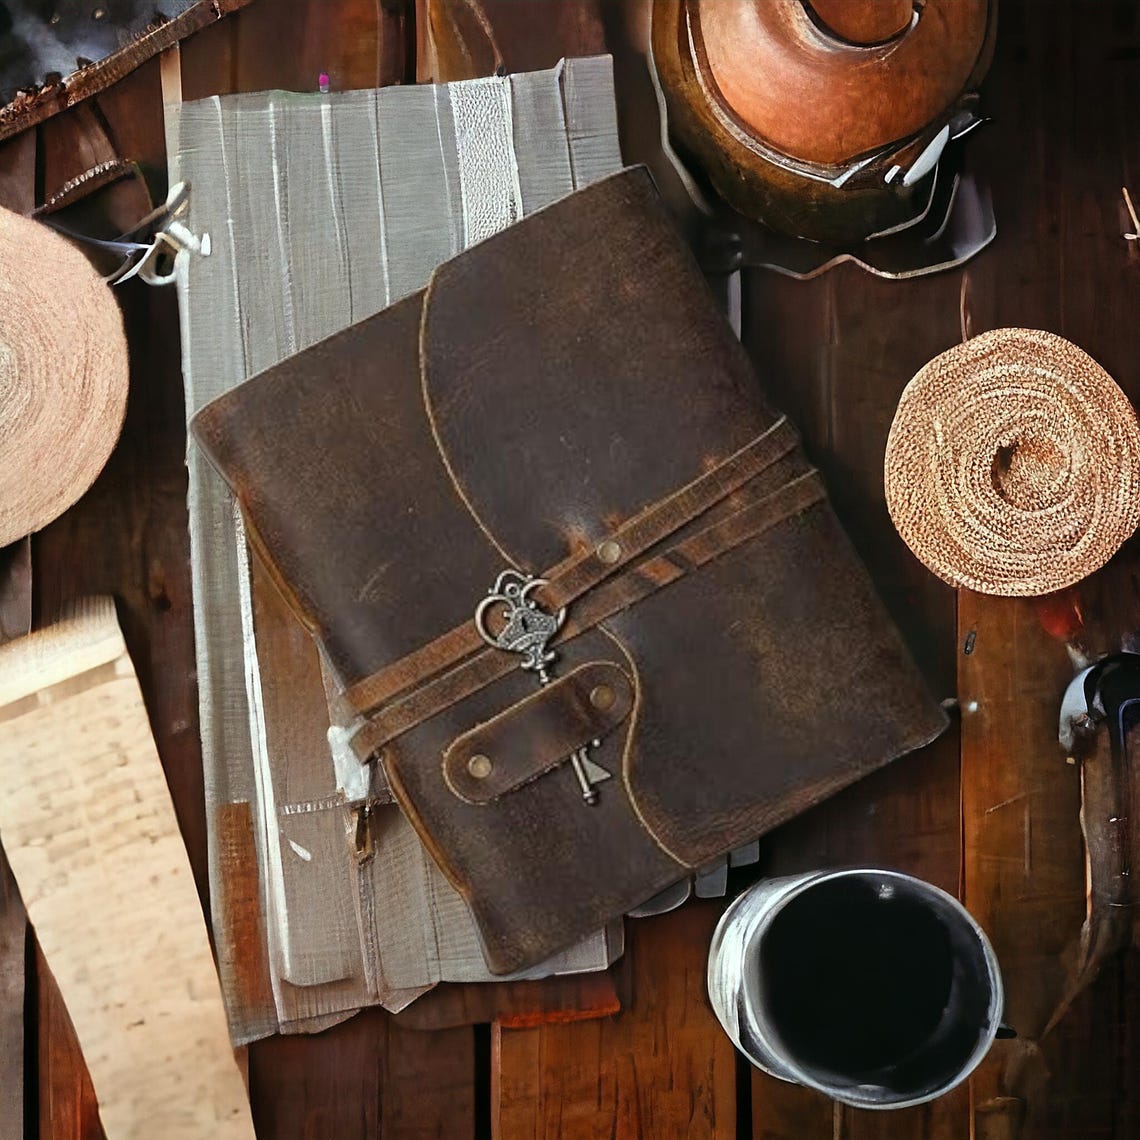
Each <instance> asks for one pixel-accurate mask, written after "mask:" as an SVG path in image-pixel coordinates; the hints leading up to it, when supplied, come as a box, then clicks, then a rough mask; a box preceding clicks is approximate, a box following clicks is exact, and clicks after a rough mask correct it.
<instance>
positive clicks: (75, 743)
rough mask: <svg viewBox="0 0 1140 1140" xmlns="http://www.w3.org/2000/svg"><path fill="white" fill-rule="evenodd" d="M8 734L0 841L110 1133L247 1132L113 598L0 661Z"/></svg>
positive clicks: (197, 916)
mask: <svg viewBox="0 0 1140 1140" xmlns="http://www.w3.org/2000/svg"><path fill="white" fill-rule="evenodd" d="M0 722H2V723H3V732H2V733H0V782H3V784H4V788H5V795H4V797H3V799H2V800H0V833H2V834H3V837H4V842H5V845H6V850H7V852H8V858H9V860H10V862H11V865H12V869H13V871H14V872H15V875H16V880H17V882H18V883H19V885H20V890H21V894H22V896H23V898H24V902H25V906H26V907H27V911H28V916H29V918H30V920H31V922H32V924H33V925H34V927H35V929H36V935H37V938H38V939H39V942H40V945H41V946H42V947H43V951H44V957H45V958H46V959H47V961H48V962H49V963H50V965H51V969H52V974H53V976H54V977H55V979H56V981H57V983H58V985H59V987H60V992H61V994H62V995H63V998H64V1001H65V1003H66V1005H67V1008H68V1011H69V1013H70V1015H71V1019H72V1022H73V1023H74V1025H75V1028H76V1031H77V1034H78V1037H79V1041H80V1044H81V1046H82V1047H83V1050H84V1055H85V1057H86V1059H87V1062H88V1065H89V1068H90V1071H91V1075H92V1082H93V1084H94V1086H95V1090H96V1095H97V1096H98V1099H99V1113H100V1117H101V1119H102V1121H103V1123H104V1125H105V1127H106V1129H107V1133H108V1136H109V1137H111V1140H126V1138H128V1137H140V1138H141V1137H152V1136H155V1135H160V1136H163V1137H166V1138H169V1140H177V1138H178V1137H186V1140H190V1138H192V1137H193V1138H195V1140H196V1138H198V1137H201V1136H204V1135H211V1136H217V1137H231V1138H233V1140H238V1138H240V1137H252V1136H253V1128H252V1121H251V1120H250V1115H249V1106H248V1103H247V1101H246V1096H245V1089H244V1087H243V1085H242V1081H241V1076H240V1074H239V1072H238V1069H237V1066H236V1064H235V1063H234V1058H233V1053H232V1050H231V1047H230V1043H229V1036H228V1033H227V1030H226V1020H225V1013H224V1010H223V1008H222V1002H221V993H220V990H219V987H218V981H217V976H216V974H215V972H214V965H213V959H212V957H211V954H210V947H209V941H208V939H207V937H206V930H205V925H204V922H203V919H202V912H201V908H200V906H199V902H198V896H197V892H196V890H195V888H194V880H193V876H192V875H191V873H190V866H189V863H188V861H187V858H186V852H185V849H184V847H183V845H182V838H181V835H180V834H179V831H178V824H177V821H176V819H175V816H174V810H173V807H172V804H171V801H170V793H169V791H168V790H167V786H166V781H165V779H164V777H163V773H162V766H161V763H160V762H159V758H158V752H157V749H156V748H155V744H154V739H153V737H152V736H151V732H150V725H149V722H148V721H147V716H146V709H145V708H144V706H143V702H142V694H141V692H140V690H139V686H138V681H137V679H136V677H135V674H134V669H133V667H132V665H131V661H130V658H129V657H128V656H127V651H126V646H125V644H124V643H123V639H122V634H121V633H120V632H119V626H118V621H117V619H116V617H115V613H114V607H113V604H112V603H111V602H110V601H109V600H107V599H104V600H100V601H97V602H95V603H92V604H91V605H90V606H88V607H85V608H84V610H83V611H81V612H80V613H79V614H78V615H77V616H76V617H75V618H73V619H70V620H68V621H64V622H60V623H58V624H57V625H55V626H52V627H50V628H49V629H46V630H43V631H41V632H38V633H35V634H31V635H29V636H28V637H24V638H20V639H19V640H17V641H13V642H10V643H9V644H8V645H6V646H4V647H2V648H0ZM79 756H81V757H82V762H81V763H79V764H61V763H60V757H79Z"/></svg>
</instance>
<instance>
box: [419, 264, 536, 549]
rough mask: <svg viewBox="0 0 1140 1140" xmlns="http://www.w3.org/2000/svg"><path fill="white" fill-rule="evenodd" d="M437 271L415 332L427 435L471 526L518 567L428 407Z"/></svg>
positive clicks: (429, 402) (426, 293)
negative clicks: (469, 490) (465, 483)
mask: <svg viewBox="0 0 1140 1140" xmlns="http://www.w3.org/2000/svg"><path fill="white" fill-rule="evenodd" d="M438 273H439V270H438V269H437V270H435V272H433V273H432V275H431V280H429V281H428V283H427V287H426V288H425V289H424V296H423V301H422V302H421V304H420V332H419V354H420V360H419V365H420V394H421V397H422V399H423V403H424V414H425V415H426V416H427V421H428V427H429V428H430V429H431V437H432V439H433V440H434V441H435V448H436V451H437V452H438V453H439V459H440V462H441V463H442V464H443V469H444V470H445V471H446V472H447V477H448V478H449V479H450V480H451V484H452V486H453V487H454V488H455V493H456V494H457V495H458V496H459V501H460V502H461V503H462V504H463V505H464V506H465V507H466V508H467V512H468V514H470V515H471V517H472V519H474V520H475V525H476V526H477V527H478V528H479V529H480V530H481V531H482V532H483V534H484V536H485V537H486V539H487V541H488V542H489V543H490V544H491V545H492V546H493V547H494V548H495V550H497V551H498V553H499V554H500V556H501V557H502V558H503V561H505V562H506V564H507V565H508V566H510V567H512V568H514V569H515V570H518V569H519V568H520V560H519V559H517V558H515V557H513V556H512V555H511V554H509V553H507V550H506V548H505V547H504V546H503V544H502V543H501V542H499V540H498V539H497V538H496V537H495V536H494V535H493V534H492V533H491V530H490V528H489V527H488V526H487V524H486V523H485V522H484V521H483V519H482V518H481V517H480V515H479V512H478V511H477V510H476V509H475V504H474V503H472V501H471V497H470V496H469V495H468V493H467V490H466V488H465V487H464V486H463V484H462V483H461V482H460V481H459V476H458V475H457V474H456V473H455V469H454V468H453V467H452V466H451V460H450V459H449V458H448V455H447V451H446V449H445V448H444V446H443V440H442V438H441V437H440V434H439V426H438V424H437V422H436V418H435V410H434V409H433V408H432V403H431V393H430V391H429V389H428V361H427V353H426V352H425V349H426V347H427V343H426V337H427V323H428V313H429V312H430V310H431V299H432V295H433V294H434V292H435V286H436V277H437V275H438Z"/></svg>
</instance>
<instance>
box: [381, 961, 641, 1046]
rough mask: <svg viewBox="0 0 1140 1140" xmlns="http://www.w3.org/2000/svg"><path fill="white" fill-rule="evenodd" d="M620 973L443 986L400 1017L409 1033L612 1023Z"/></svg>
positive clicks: (407, 1009)
mask: <svg viewBox="0 0 1140 1140" xmlns="http://www.w3.org/2000/svg"><path fill="white" fill-rule="evenodd" d="M615 971H616V967H614V968H611V969H609V970H606V971H604V972H602V973H597V974H573V975H569V976H567V977H565V978H544V979H543V980H542V981H537V982H466V983H454V982H441V983H440V984H439V985H438V986H436V987H435V989H434V990H432V991H431V992H430V993H427V994H424V996H423V997H421V998H417V999H416V1000H415V1001H414V1002H412V1004H411V1005H410V1006H408V1007H407V1008H406V1009H404V1010H401V1012H400V1013H398V1014H397V1015H396V1018H395V1020H396V1022H397V1024H399V1025H402V1026H403V1027H404V1028H406V1029H415V1030H420V1031H423V1030H428V1029H450V1028H452V1027H453V1026H456V1025H479V1024H482V1023H486V1022H490V1021H496V1020H497V1021H498V1022H499V1023H500V1024H501V1025H502V1026H504V1027H509V1028H524V1027H526V1026H530V1025H539V1024H541V1023H542V1022H560V1021H584V1020H588V1019H589V1018H592V1017H612V1016H613V1015H614V1014H615V1013H617V1012H618V1011H619V1010H620V1009H621V998H620V997H619V993H618V987H617V984H616V982H615V977H614V975H615Z"/></svg>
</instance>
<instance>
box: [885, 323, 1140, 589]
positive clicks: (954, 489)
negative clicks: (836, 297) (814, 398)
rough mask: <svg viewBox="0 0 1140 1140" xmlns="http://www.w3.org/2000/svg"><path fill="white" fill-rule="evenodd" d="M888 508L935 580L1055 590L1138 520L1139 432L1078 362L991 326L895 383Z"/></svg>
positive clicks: (1037, 337)
mask: <svg viewBox="0 0 1140 1140" xmlns="http://www.w3.org/2000/svg"><path fill="white" fill-rule="evenodd" d="M885 483H886V491H887V507H888V509H889V510H890V513H891V518H892V519H893V520H894V524H895V526H896V527H897V528H898V531H899V534H901V535H902V537H903V539H904V540H905V541H906V544H907V545H908V546H909V547H910V548H911V550H913V551H914V553H915V554H916V555H917V556H918V558H919V559H920V560H921V561H922V562H924V563H925V564H926V565H927V566H928V567H929V568H930V569H931V570H933V571H934V573H935V574H937V575H938V576H939V577H940V578H943V579H945V580H946V581H947V582H950V583H952V584H953V585H955V586H966V587H968V588H969V589H971V590H977V591H979V592H981V593H985V594H1004V595H1017V596H1029V595H1036V594H1046V593H1050V592H1052V591H1054V590H1060V589H1063V588H1064V587H1066V586H1070V585H1072V584H1073V583H1074V582H1077V581H1079V580H1080V579H1081V578H1084V577H1085V576H1086V575H1087V574H1091V573H1092V572H1093V571H1094V570H1096V569H1098V568H1099V567H1100V566H1103V565H1104V563H1105V562H1107V561H1108V559H1109V558H1111V557H1112V555H1113V554H1115V553H1116V551H1117V550H1118V549H1119V547H1120V545H1121V544H1122V543H1123V542H1124V541H1125V540H1126V539H1127V538H1128V537H1129V536H1130V535H1131V534H1132V532H1133V531H1134V530H1135V529H1136V527H1137V525H1138V524H1140V426H1138V425H1137V420H1136V413H1135V411H1133V408H1132V405H1131V404H1130V403H1129V401H1128V398H1127V397H1126V396H1125V395H1124V393H1123V392H1122V391H1121V390H1120V388H1119V387H1117V385H1116V383H1115V382H1114V381H1113V379H1112V377H1111V376H1109V375H1108V373H1107V372H1105V370H1104V369H1103V368H1101V366H1100V365H1099V364H1097V362H1096V361H1095V360H1093V359H1092V357H1090V356H1089V355H1088V354H1087V353H1085V352H1082V351H1081V350H1080V349H1079V348H1077V346H1076V345H1074V344H1071V343H1070V342H1069V341H1067V340H1065V339H1064V338H1062V337H1059V336H1055V335H1054V334H1052V333H1047V332H1039V331H1037V330H1033V329H997V330H995V331H994V332H988V333H983V334H982V335H981V336H976V337H974V338H973V339H972V340H968V341H966V343H965V344H961V345H958V346H956V347H955V348H952V349H950V350H949V351H948V352H944V353H942V355H941V356H937V357H935V358H934V359H933V360H932V361H931V362H930V363H929V364H927V365H926V366H925V367H924V368H923V369H922V370H921V371H920V372H919V373H918V374H917V375H916V376H915V377H914V379H913V380H911V382H910V383H909V384H908V385H907V386H906V389H905V390H904V392H903V394H902V398H901V399H900V401H899V406H898V411H897V412H896V413H895V419H894V423H893V424H892V425H891V431H890V435H889V437H888V439H887V453H886V462H885Z"/></svg>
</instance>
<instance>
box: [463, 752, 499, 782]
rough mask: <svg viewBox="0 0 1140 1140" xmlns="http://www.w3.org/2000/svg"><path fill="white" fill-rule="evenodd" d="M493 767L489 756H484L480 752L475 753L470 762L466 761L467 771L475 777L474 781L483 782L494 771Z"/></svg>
mask: <svg viewBox="0 0 1140 1140" xmlns="http://www.w3.org/2000/svg"><path fill="white" fill-rule="evenodd" d="M494 767H495V765H494V764H492V763H491V758H490V757H489V756H484V755H483V754H482V753H481V752H476V753H475V755H474V756H472V757H471V759H470V760H468V761H467V771H468V772H470V773H471V775H472V776H474V777H475V779H476V780H485V779H486V778H487V777H488V776H489V775H490V774H491V772H492V770H493V769H494Z"/></svg>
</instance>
